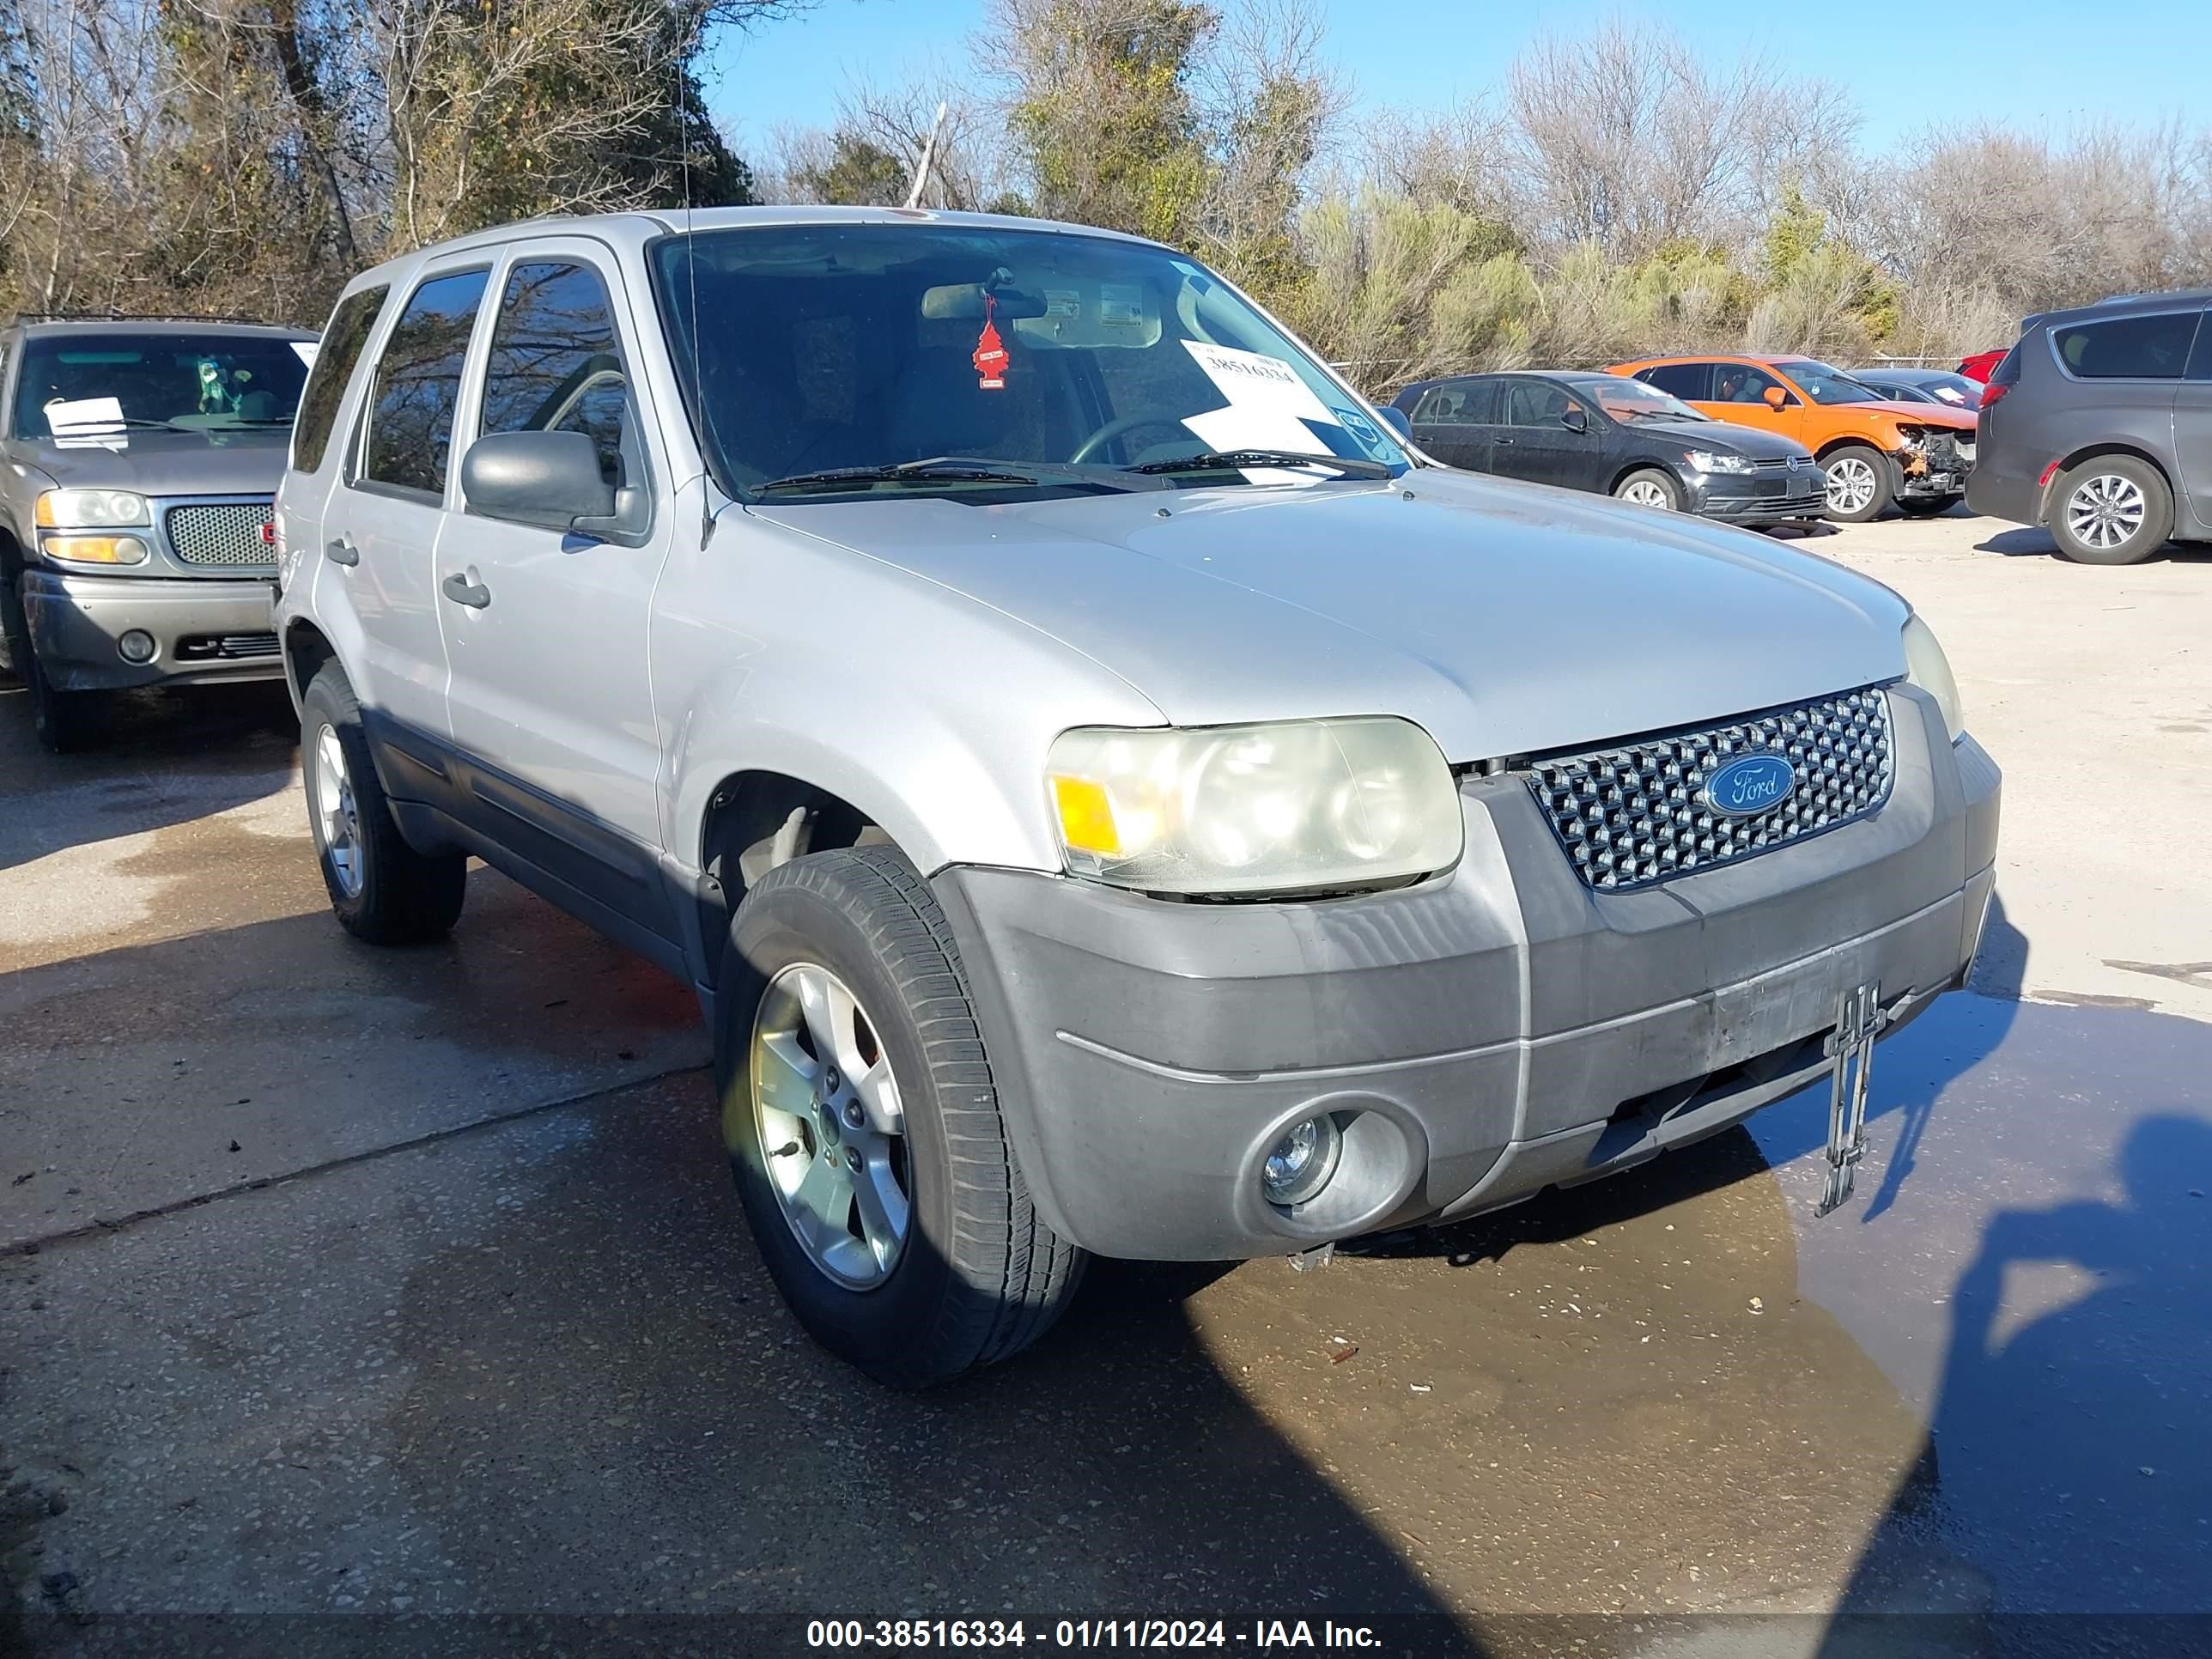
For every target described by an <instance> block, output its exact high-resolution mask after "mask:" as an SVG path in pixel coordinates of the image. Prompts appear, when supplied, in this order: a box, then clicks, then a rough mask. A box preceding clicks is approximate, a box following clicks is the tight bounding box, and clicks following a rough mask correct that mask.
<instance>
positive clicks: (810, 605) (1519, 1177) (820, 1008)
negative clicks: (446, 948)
mask: <svg viewBox="0 0 2212 1659" xmlns="http://www.w3.org/2000/svg"><path fill="white" fill-rule="evenodd" d="M302 407H303V410H306V411H307V413H304V414H303V415H302V417H301V422H300V424H299V427H298V430H297V432H296V435H295V441H294V446H293V451H292V456H291V468H290V471H289V472H288V473H287V475H286V477H285V479H284V482H283V487H282V489H280V491H279V493H278V498H277V534H278V538H279V543H280V546H281V550H282V554H281V559H280V565H279V570H280V575H281V578H282V597H281V599H280V600H279V602H278V606H277V619H278V629H279V633H280V635H281V638H282V641H283V652H284V658H285V662H286V665H287V668H288V671H289V677H290V681H291V684H292V686H293V689H294V692H295V696H297V698H298V699H299V702H300V707H301V719H302V751H303V755H304V769H305V774H306V790H307V806H308V812H309V819H310V823H311V826H312V829H313V839H314V845H315V849H316V853H317V856H318V857H319V860H320V861H321V866H322V871H323V875H324V878H325V882H326V884H327V885H328V887H329V890H330V894H331V902H332V904H333V906H334V907H335V908H336V911H337V916H338V919H339V920H340V921H341V922H343V925H344V926H345V927H348V928H349V929H350V930H351V931H352V932H353V933H355V934H356V935H357V936H359V937H360V938H362V939H365V940H368V941H369V942H371V943H375V944H401V943H404V942H408V941H412V940H419V939H426V938H429V937H434V936H435V935H437V934H440V933H443V932H444V931H445V930H447V929H448V928H450V927H453V925H454V924H455V922H456V921H457V919H458V918H459V915H460V912H461V908H462V904H463V899H464V892H465V882H466V871H467V868H468V860H469V859H470V858H471V856H472V855H473V856H475V857H477V858H481V859H483V860H485V861H486V862H487V863H489V864H491V865H493V866H496V867H498V868H500V869H501V870H504V871H506V872H509V873H510V874H511V875H513V877H514V878H516V879H517V880H518V881H520V882H522V883H524V884H526V885H528V886H530V887H532V888H534V889H535V890H538V892H540V893H542V894H544V896H547V897H548V898H550V899H551V900H552V901H553V902H556V903H557V904H560V905H562V906H564V907H565V908H568V909H569V910H571V911H573V912H574V914H576V915H580V916H581V917H583V918H585V919H586V920H587V921H591V922H592V923H593V924H595V925H596V926H598V927H600V928H602V929H604V930H605V932H606V933H609V934H610V935H611V936H612V937H614V938H615V939H619V940H622V941H623V942H624V943H626V944H628V945H631V946H634V947H635V949H637V950H638V951H641V952H643V953H644V954H645V955H646V956H647V957H651V958H652V959H653V960H654V961H656V962H659V963H661V964H662V965H663V966H665V968H666V969H667V970H668V971H669V972H671V974H674V975H678V976H679V977H680V978H681V979H682V980H683V981H684V982H685V983H687V984H689V985H691V986H694V987H696V989H697V992H698V995H699V1000H700V1002H701V1006H702V1009H703V1010H704V1011H705V1012H706V1017H707V1018H708V1022H709V1024H710V1026H711V1029H712V1030H713V1033H714V1044H715V1053H716V1068H715V1075H716V1082H717V1089H718V1096H719V1110H720V1127H721V1132H722V1135H723V1139H724V1142H725V1145H726V1150H727V1152H728V1155H729V1158H730V1162H731V1164H732V1169H733V1170H734V1172H735V1175H736V1179H737V1185H738V1194H739V1196H740V1198H741V1200H742V1201H743V1205H744V1210H745V1212H746V1214H747V1216H748V1218H749V1219H750V1224H751V1227H752V1231H753V1233H754V1236H755V1237H756V1239H757V1243H758V1246H759V1249H760V1250H761V1253H762V1255H763V1259H764V1260H765V1261H766V1263H767V1265H768V1267H769V1270H770V1272H771V1273H773V1274H774V1276H775V1279H776V1280H777V1283H778V1284H779V1285H780V1286H781V1290H782V1291H783V1292H784V1294H785V1296H786V1297H787V1299H788V1300H789V1302H790V1304H791V1305H792V1306H793V1309H794V1310H796V1312H797V1314H798V1316H799V1318H800V1320H801V1321H802V1322H804V1324H805V1326H806V1328H808V1329H809V1330H810V1331H811V1332H812V1333H813V1334H815V1335H816V1336H817V1338H818V1339H819V1340H822V1341H823V1342H824V1343H825V1344H827V1345H828V1346H829V1347H831V1348H832V1349H834V1350H835V1351H836V1352H839V1353H841V1354H843V1355H845V1356H846V1357H848V1358H850V1359H851V1360H852V1361H854V1363H855V1364H859V1365H860V1366H861V1367H863V1368H864V1369H866V1370H867V1371H869V1372H870V1373H871V1374H872V1375H874V1376H878V1377H880V1378H884V1379H885V1380H888V1381H890V1382H893V1383H900V1384H903V1385H915V1384H921V1383H930V1382H934V1381H937V1380H940V1379H942V1378H945V1377H948V1376H954V1375H957V1374H958V1373H960V1372H962V1371H964V1370H969V1369H971V1368H973V1367H975V1366H977V1365H979V1364H986V1363H988V1362H990V1361H992V1360H994V1359H998V1358H1003V1357H1005V1356H1006V1355H1008V1354H1011V1353H1012V1352H1016V1351H1017V1350H1018V1349H1020V1348H1021V1347H1022V1346H1024V1345H1025V1344H1027V1343H1029V1342H1030V1340H1033V1339H1034V1338H1036V1336H1037V1334H1039V1333H1040V1332H1042V1330H1043V1329H1044V1328H1046V1327H1047V1326H1048V1324H1049V1323H1050V1322H1051V1321H1052V1320H1053V1319H1054V1317H1055V1316H1057V1315H1058V1314H1059V1313H1060V1310H1062V1309H1063V1308H1064V1306H1065V1305H1066V1301H1067V1298H1068V1297H1069V1295H1070V1293H1071V1291H1072V1290H1073V1286H1074V1285H1075V1282H1076V1279H1077V1277H1078V1274H1079V1270H1080V1267H1081V1265H1082V1262H1083V1261H1084V1260H1085V1256H1086V1255H1087V1254H1090V1253H1098V1254H1104V1255H1115V1256H1124V1257H1139V1258H1156V1259H1186V1260H1223V1259H1233V1258H1239V1257H1250V1256H1259V1255H1269V1254H1281V1255H1302V1254H1304V1253H1307V1252H1311V1251H1315V1250H1319V1249H1327V1248H1328V1247H1329V1246H1331V1245H1332V1244H1333V1243H1334V1242H1335V1241H1338V1240H1340V1239H1345V1238H1349V1237H1354V1236H1357V1235H1360V1234H1364V1233H1369V1232H1372V1231H1376V1230H1378V1229H1382V1228H1386V1227H1395V1226H1401V1225H1409V1224H1413V1223H1419V1222H1425V1221H1431V1220H1436V1219H1438V1218H1451V1217H1458V1216H1464V1215H1468V1214H1472V1213H1474V1212H1479V1211H1482V1210H1486V1209H1490V1208H1494V1207H1496V1206H1500V1205H1504V1204H1510V1203H1512V1202H1514V1201H1516V1200H1520V1199H1523V1198H1527V1197H1528V1196H1529V1195H1531V1194H1534V1193H1536V1192H1538V1191H1540V1190H1541V1189H1543V1188H1546V1187H1547V1186H1551V1185H1553V1184H1567V1183H1572V1182H1581V1181H1586V1180H1589V1179H1591V1178H1593V1177H1595V1176H1603V1175H1607V1174H1609V1173H1611V1172H1613V1171H1615V1170H1623V1169H1626V1168H1628V1167H1630V1166H1632V1165H1634V1164H1639V1163H1642V1162H1644V1160H1646V1159H1649V1158H1653V1157H1656V1155H1658V1154H1659V1153H1660V1152H1662V1151H1663V1150H1665V1149H1667V1148H1669V1147H1674V1146H1681V1145H1683V1144H1686V1143H1687V1142H1690V1141H1693V1140H1696V1139H1699V1138H1701V1137H1703V1136H1706V1135H1710V1134H1712V1133H1715V1132H1716V1131H1718V1130H1720V1129H1722V1128H1723V1127H1727V1126H1729V1125H1730V1124H1733V1123H1735V1122H1737V1121H1740V1120H1741V1119H1742V1118H1743V1117H1744V1116H1745V1115H1747V1114H1748V1113H1750V1112H1752V1111H1753V1110H1754V1109H1757V1108H1759V1107H1760V1106H1762V1105H1764V1104H1765V1103H1768V1102H1770V1101H1772V1100H1775V1099H1777V1098H1778V1097H1781V1096H1784V1095H1785V1094H1788V1093H1790V1092H1791V1091H1794V1090H1796V1089H1799V1088H1802V1087H1804V1086H1805V1085H1808V1084H1811V1083H1814V1082H1817V1081H1820V1080H1821V1079H1826V1078H1829V1077H1830V1076H1831V1074H1832V1073H1837V1072H1838V1068H1839V1066H1842V1065H1843V1064H1844V1063H1845V1062H1847V1061H1850V1062H1852V1063H1854V1064H1855V1065H1856V1066H1858V1067H1859V1068H1860V1070H1859V1073H1858V1075H1859V1076H1860V1077H1862V1078H1863V1063H1864V1058H1865V1055H1866V1054H1867V1052H1868V1049H1869V1046H1870V1044H1871V1042H1872V1040H1873V1038H1874V1036H1875V1034H1876V1033H1877V1032H1879V1031H1881V1030H1891V1031H1893V1030H1896V1029H1897V1028H1898V1027H1899V1025H1900V1024H1903V1023H1904V1022H1905V1021H1906V1020H1909V1019H1911V1018H1913V1017H1914V1016H1915V1015H1917V1013H1919V1012H1921V1011H1922V1010H1923V1009H1924V1008H1926V1007H1927V1006H1929V1002H1930V1001H1931V1000H1933V999H1934V998H1936V996H1938V995H1940V994H1942V992H1944V991H1946V990H1948V989H1949V988H1951V987H1954V986H1956V985H1958V984H1959V983H1960V981H1961V979H1962V976H1963V975H1964V974H1965V973H1966V969H1967V967H1968V965H1969V964H1970V963H1971V962H1972V958H1973V956H1974V952H1975V950H1976V947H1977V944H1978V939H1979V937H1980V934H1981V930H1982V926H1983V920H1984V911H1985V909H1986V907H1987V904H1988V901H1989V897H1990V888H1991V884H1992V881H1993V880H1994V876H1995V863H1994V860H1995V857H1996V823H1997V798H1998V775H1997V769H1996V766H1995V765H1994V764H1992V763H1991V762H1990V758H1989V757H1988V756H1987V755H1986V754H1984V752H1983V750H1981V749H1980V748H1979V747H1978V745H1977V744H1975V742H1974V740H1973V739H1972V738H1971V737H1969V736H1968V735H1967V734H1966V730H1965V728H1964V726H1963V723H1962V718H1961V715H1960V707H1959V698H1958V692H1957V688H1956V686H1955V685H1954V683H1953V680H1952V677H1951V673H1950V671H1949V669H1948V666H1947V665H1946V664H1945V662H1944V659H1943V654H1942V650H1941V649H1940V647H1938V646H1937V645H1936V641H1935V638H1934V636H1933V635H1931V634H1930V633H1929V629H1928V628H1927V627H1926V625H1925V624H1924V623H1922V622H1920V621H1919V620H1918V619H1917V617H1914V615H1913V614H1912V611H1911V607H1910V606H1909V605H1906V604H1905V601H1904V600H1902V599H1899V597H1898V596H1897V595H1896V594H1894V593H1893V592H1890V591H1889V590H1888V589H1887V588H1885V587H1883V586H1881V585H1880V584H1878V583H1875V582H1873V581H1870V580H1867V579H1865V578H1864V577H1862V576H1858V575H1856V574H1852V573H1851V572H1850V571H1848V570H1845V569H1843V568H1840V567H1838V566H1837V565H1834V564H1832V563H1829V562H1826V561H1824V560H1820V559H1816V558H1811V557H1807V556H1802V555H1799V554H1796V553H1793V552H1791V551H1790V550H1787V549H1785V548H1782V547H1778V546H1777V545H1775V544H1771V543H1770V542H1767V541H1765V540H1764V539H1762V538H1759V537H1756V536H1753V535H1751V534H1748V533H1747V532H1738V531H1735V530H1729V529H1724V528H1721V527H1717V526H1709V525H1704V524H1699V523H1697V522H1694V521H1692V520H1686V519H1680V518H1674V517H1661V516H1658V515H1655V514H1652V513H1648V512H1645V511H1643V510H1640V509H1638V508H1637V507H1632V506H1626V505H1623V504H1620V503H1618V502H1613V501H1606V500H1601V499H1595V498H1589V497H1584V496H1580V495H1567V494H1564V493H1561V492H1559V491H1554V490H1551V489H1543V488H1541V487H1537V486H1530V485H1524V484H1518V483H1507V482H1504V481H1500V480H1494V479H1489V478H1484V477H1471V476H1468V475H1466V474H1463V473H1459V472H1455V471H1451V470H1449V469H1447V468H1443V467H1440V466H1437V465H1434V464H1433V463H1431V462H1430V461H1428V460H1427V459H1425V458H1424V457H1423V456H1421V455H1420V454H1419V453H1416V452H1415V451H1413V450H1412V449H1411V448H1409V447H1407V439H1406V437H1405V435H1404V433H1403V430H1402V428H1401V424H1400V422H1399V421H1398V420H1395V419H1394V418H1393V416H1392V414H1391V412H1389V411H1384V410H1377V409H1376V408H1375V407H1374V406H1373V405H1372V404H1370V403H1368V402H1367V401H1366V400H1365V399H1364V398H1362V397H1361V396H1360V395H1359V393H1358V392H1357V391H1355V390H1354V389H1353V388H1352V386H1349V385H1347V384H1346V382H1345V381H1344V380H1341V379H1340V378H1339V377H1338V376H1337V375H1336V374H1334V373H1332V372H1331V371H1330V370H1329V369H1328V368H1327V367H1326V366H1325V365H1323V364H1322V363H1321V362H1318V361H1317V360H1316V358H1315V357H1314V356H1313V355H1312V354H1311V353H1310V352H1309V351H1307V350H1306V349H1304V347H1302V346H1301V345H1299V344H1298V343H1297V341H1295V340H1294V339H1292V338H1291V337H1290V336H1289V335H1288V334H1286V333H1285V331H1284V330H1283V329H1282V328H1281V326H1280V325H1278V324H1277V323H1275V322H1274V321H1273V320H1272V319H1270V318H1269V317H1267V315H1266V314H1265V313H1263V312H1262V311H1261V310H1260V309H1259V308H1258V307H1255V305H1253V304H1252V302H1251V301H1249V300H1247V299H1246V298H1244V297H1243V295H1240V294H1239V293H1238V292H1237V290H1236V289H1234V288H1233V287H1231V285H1230V284H1229V283H1225V282H1224V281H1222V280H1221V279H1220V278H1219V277H1218V276H1215V275H1213V274H1212V273H1211V272H1210V271H1208V270H1206V269H1205V268H1204V267H1203V266H1201V265H1200V264H1198V263H1197V262H1195V261H1194V260H1192V259H1190V258H1187V257H1186V256H1184V255H1183V254H1182V253H1180V252H1176V251H1174V250H1172V249H1170V248H1167V247H1164V246H1157V245H1155V244H1152V243H1149V242H1145V241H1141V240H1135V239H1133V238H1130V237H1127V236H1121V235H1116V234H1110V233H1107V232H1103V231H1095V230H1086V229H1082V228H1076V227H1072V226H1062V225H1053V224H1046V223H1040V222H1036V221H1030V220H1022V219H1007V218H996V217H988V216H966V215H956V214H946V213H938V212H932V211H902V210H892V209H880V210H878V209H855V210H829V209H799V208H793V209H743V210H716V211H714V212H704V213H700V214H698V215H697V216H696V217H693V216H680V217H679V216H660V215H652V214H635V215H624V216H608V217H600V218H592V219H579V220H573V221H539V222H532V223H530V224H526V225H520V226H514V227H511V228H506V229H503V230H498V231H494V232H489V233H485V234H480V235H476V236H472V237H469V238H465V239H463V240H459V241H455V242H449V243H447V244H444V245H442V246H437V247H433V248H430V249H428V250H425V251H423V252H418V253H414V254H410V255H408V256H406V257H404V258H400V259H398V260H395V261H393V262H392V263H390V264H386V265H384V266H381V267H380V268H378V269H377V270H372V271H370V272H368V273H367V274H365V275H363V276H361V277H359V278H358V279H356V281H355V282H354V283H352V284H351V286H350V287H349V289H348V290H347V292H346V294H345V295H344V296H343V300H342V301H341V302H340V303H339V305H338V307H337V313H336V314H335V315H334V316H333V318H332V319H331V324H330V326H329V328H328V330H327V331H326V333H325V343H324V345H323V348H322V351H321V354H320V356H319V359H318V361H317V363H316V366H315V369H314V374H313V383H312V384H311V386H309V389H308V392H307V397H306V398H305V400H304V402H303V405H302ZM1838 1121H1839V1122H1840V1121H1842V1120H1841V1119H1840V1118H1839V1119H1838ZM1859 1144H1860V1143H1859V1142H1858V1141H1857V1139H1855V1138H1854V1137H1853V1136H1852V1135H1850V1134H1848V1133H1840V1132H1839V1134H1838V1138H1837V1139H1835V1141H1834V1144H1833V1145H1832V1148H1831V1158H1832V1164H1833V1167H1834V1168H1835V1169H1836V1170H1837V1172H1838V1177H1839V1178H1841V1179H1843V1180H1844V1182H1845V1183H1846V1184H1847V1177H1848V1172H1849V1164H1850V1159H1851V1158H1855V1157H1856V1155H1857V1148H1858V1146H1859ZM1840 1191H1841V1188H1840V1186H1837V1187H1832V1194H1833V1195H1835V1196H1838V1197H1839V1196H1840Z"/></svg>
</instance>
